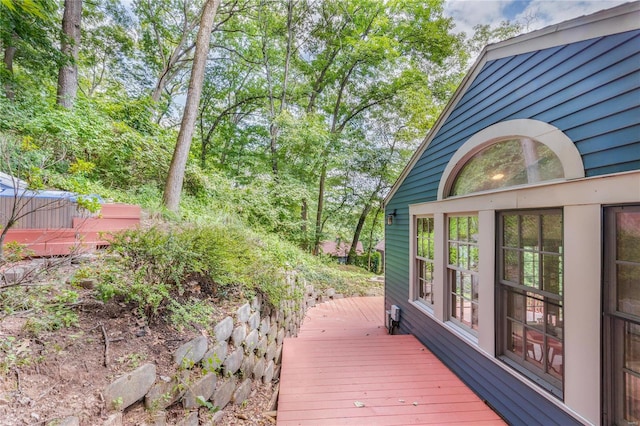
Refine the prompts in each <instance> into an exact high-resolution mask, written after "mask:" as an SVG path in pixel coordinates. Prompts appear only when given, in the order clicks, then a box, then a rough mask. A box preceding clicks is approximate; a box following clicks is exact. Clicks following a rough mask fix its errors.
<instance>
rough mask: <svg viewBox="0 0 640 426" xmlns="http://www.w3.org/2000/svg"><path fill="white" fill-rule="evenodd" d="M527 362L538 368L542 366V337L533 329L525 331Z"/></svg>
mask: <svg viewBox="0 0 640 426" xmlns="http://www.w3.org/2000/svg"><path fill="white" fill-rule="evenodd" d="M526 341H527V361H529V362H531V363H533V364H534V365H536V366H537V367H539V368H543V364H544V361H545V359H544V335H543V334H542V333H541V332H539V331H537V330H533V329H530V328H529V329H527V335H526Z"/></svg>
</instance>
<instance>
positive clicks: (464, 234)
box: [458, 216, 469, 241]
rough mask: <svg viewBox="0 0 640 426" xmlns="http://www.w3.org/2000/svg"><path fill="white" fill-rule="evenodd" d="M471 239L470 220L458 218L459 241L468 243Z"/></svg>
mask: <svg viewBox="0 0 640 426" xmlns="http://www.w3.org/2000/svg"><path fill="white" fill-rule="evenodd" d="M468 239H469V220H468V218H467V217H466V216H465V217H459V218H458V240H460V241H467V240H468Z"/></svg>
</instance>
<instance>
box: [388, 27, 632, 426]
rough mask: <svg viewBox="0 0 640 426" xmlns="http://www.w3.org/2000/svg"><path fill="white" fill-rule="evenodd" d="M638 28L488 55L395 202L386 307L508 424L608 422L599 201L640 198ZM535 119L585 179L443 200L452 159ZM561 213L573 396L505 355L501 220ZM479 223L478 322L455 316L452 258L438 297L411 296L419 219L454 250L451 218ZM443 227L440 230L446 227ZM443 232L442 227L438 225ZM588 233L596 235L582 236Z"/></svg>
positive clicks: (440, 270) (391, 202)
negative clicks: (505, 214)
mask: <svg viewBox="0 0 640 426" xmlns="http://www.w3.org/2000/svg"><path fill="white" fill-rule="evenodd" d="M638 64H640V31H639V30H633V31H626V32H623V33H620V34H614V35H609V36H602V37H597V38H592V39H588V40H584V41H578V42H575V43H571V44H567V45H562V46H557V47H550V48H546V49H543V50H537V51H534V52H529V53H522V54H518V55H515V56H510V57H505V58H499V59H495V60H491V61H489V62H486V63H485V64H484V65H483V66H482V67H481V68H480V71H479V72H478V74H477V75H476V77H475V78H474V79H473V81H472V82H471V84H470V85H469V86H468V87H467V88H466V90H465V91H464V93H463V94H462V95H461V96H460V98H459V101H458V102H457V103H456V104H455V106H454V107H453V109H452V110H450V111H449V112H448V113H449V115H448V116H447V117H446V119H445V120H444V121H443V122H442V123H441V125H440V127H439V128H437V133H436V134H435V136H433V138H432V139H431V140H430V142H429V144H428V145H427V147H426V149H425V150H424V152H422V154H421V155H420V157H419V158H417V160H416V161H415V163H414V164H413V167H412V168H411V169H410V170H409V171H408V173H406V175H404V176H403V180H402V182H401V183H400V184H399V186H397V188H395V191H394V193H393V195H392V196H391V198H390V199H388V200H387V211H394V210H396V212H397V215H396V217H395V219H394V222H393V225H391V226H387V228H386V236H385V240H386V267H385V270H386V293H385V295H386V300H385V302H386V307H387V308H389V307H390V305H392V304H395V305H398V306H400V307H401V312H402V314H401V321H400V332H402V333H411V334H414V335H416V336H417V337H418V339H420V340H421V341H422V342H423V343H424V344H425V345H426V346H428V347H429V348H430V350H432V351H433V352H434V353H435V354H436V355H437V356H438V357H439V358H440V359H442V360H443V361H444V362H445V363H446V364H447V365H448V366H449V367H450V368H452V370H453V371H454V372H456V374H458V375H459V376H460V377H461V378H462V380H464V381H465V382H466V383H467V384H468V385H469V386H470V387H471V388H472V389H474V390H475V391H476V392H477V393H478V394H479V395H480V396H481V397H482V398H484V399H486V400H487V402H488V403H489V404H490V405H492V406H493V407H494V408H495V409H496V410H497V411H498V412H499V413H500V414H501V415H503V416H504V417H505V419H506V420H508V421H509V422H510V423H511V424H523V425H524V424H526V425H533V424H543V425H547V424H574V423H575V424H579V423H591V424H599V423H600V404H601V401H600V399H601V395H600V388H601V387H600V381H601V365H600V363H601V360H600V351H601V342H600V334H599V331H598V330H599V329H600V313H601V309H602V306H601V262H602V260H601V259H602V252H601V250H602V249H601V247H602V239H601V238H602V237H601V222H602V221H601V214H602V207H603V206H604V205H607V204H617V203H637V202H640V173H638V172H636V171H637V170H640V123H639V120H638V117H640V87H639V86H640V85H639V84H638V82H639V80H640V70H639V65H638ZM514 119H533V120H539V121H541V122H544V123H549V124H550V125H552V126H554V127H556V128H557V129H559V130H560V131H561V132H562V133H563V134H564V135H566V136H567V137H568V138H569V139H571V140H572V141H573V143H574V144H575V146H576V148H577V150H578V152H579V155H580V158H581V159H582V162H583V165H584V174H585V176H586V177H585V178H583V179H577V180H575V181H569V182H563V183H548V184H542V185H536V186H535V187H533V188H521V189H507V190H502V191H498V192H496V193H492V194H480V195H478V196H467V197H462V198H456V199H451V200H444V201H442V200H438V196H437V195H438V187H439V185H440V180H441V178H442V174H443V171H444V170H445V168H446V167H447V165H448V163H449V161H450V159H451V158H452V156H453V155H454V153H455V152H456V150H457V149H458V148H460V147H461V146H462V145H463V144H464V143H465V141H467V140H468V139H469V138H471V137H472V136H473V135H474V134H476V133H478V132H479V131H481V130H483V129H485V128H487V127H489V126H491V125H494V124H496V123H500V122H504V121H507V120H514ZM544 207H554V208H561V209H562V210H563V215H564V233H565V274H566V276H565V286H566V287H565V291H566V293H565V296H564V297H565V298H564V300H565V312H566V314H565V315H566V323H565V335H566V340H565V343H564V344H565V354H564V356H565V357H566V361H565V365H566V369H565V372H564V389H563V393H564V395H563V396H562V397H561V398H556V397H554V396H552V395H551V394H549V393H548V392H546V391H545V390H543V389H541V388H540V387H538V386H536V385H535V384H534V383H532V382H531V381H530V380H528V379H527V378H526V377H524V376H522V375H520V374H518V373H516V372H515V371H514V370H512V369H510V368H508V367H506V366H505V364H504V363H502V362H500V361H499V360H498V359H496V357H495V355H496V343H495V342H496V336H495V321H496V316H495V306H494V303H495V300H494V297H491V296H492V295H493V291H494V290H493V289H494V287H495V262H496V259H495V253H496V249H495V239H496V238H495V226H496V222H495V221H496V213H497V212H498V211H500V210H508V209H526V208H544ZM463 212H473V213H475V214H477V215H478V217H479V222H480V228H479V229H480V238H479V239H480V241H479V244H480V261H479V264H480V283H481V284H480V286H481V288H480V292H481V296H482V297H483V298H482V301H481V305H480V312H479V318H480V324H481V326H480V329H479V332H478V335H477V336H472V335H469V334H467V333H465V332H464V330H460V329H459V328H458V327H455V326H452V325H451V323H450V322H448V321H447V306H446V304H447V301H446V297H445V295H444V294H442V293H443V292H446V286H445V285H444V283H446V279H447V277H446V276H445V275H446V274H445V271H446V259H443V256H441V257H440V258H436V259H435V262H434V264H435V265H436V267H435V269H436V272H435V276H434V283H438V282H439V283H440V285H435V286H434V295H435V304H434V305H433V306H432V307H430V308H425V307H424V306H421V305H420V304H419V303H415V302H412V301H413V300H414V299H415V298H414V297H413V296H414V295H413V294H411V293H412V292H413V290H412V286H413V279H412V269H413V266H412V262H413V260H412V259H413V253H414V249H413V248H412V244H413V237H412V235H413V232H414V230H413V218H414V217H415V216H416V215H420V214H429V215H431V216H433V217H434V220H435V223H436V226H435V228H436V233H435V241H436V243H435V247H436V253H438V252H440V253H441V255H442V253H446V236H445V235H443V234H444V231H442V230H443V229H446V228H445V226H444V223H445V220H446V215H447V214H450V213H463ZM438 224H440V225H438ZM438 229H440V230H441V231H438ZM585 230H588V232H585Z"/></svg>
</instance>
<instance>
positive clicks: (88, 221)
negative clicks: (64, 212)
mask: <svg viewBox="0 0 640 426" xmlns="http://www.w3.org/2000/svg"><path fill="white" fill-rule="evenodd" d="M140 212H141V209H140V206H137V205H132V204H103V205H102V208H101V210H100V214H99V215H97V216H95V217H80V216H76V217H72V218H70V220H71V227H70V228H69V227H56V228H53V227H51V228H47V227H44V228H24V227H16V228H12V229H10V230H9V231H8V232H7V237H6V239H5V243H8V242H11V241H15V242H18V243H20V244H24V245H26V246H27V248H28V249H29V250H31V251H32V252H33V253H34V254H35V256H57V255H65V254H69V253H70V252H71V251H80V252H87V251H92V250H95V249H96V248H98V247H102V246H107V245H109V240H108V235H109V233H111V232H116V231H121V230H124V229H130V228H134V227H136V226H138V225H139V224H140Z"/></svg>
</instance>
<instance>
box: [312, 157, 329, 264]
mask: <svg viewBox="0 0 640 426" xmlns="http://www.w3.org/2000/svg"><path fill="white" fill-rule="evenodd" d="M326 180H327V159H326V157H325V159H324V160H323V162H322V170H321V171H320V184H319V185H318V210H317V211H316V234H315V237H314V240H313V254H314V256H317V255H318V252H319V250H320V236H321V235H322V210H323V209H324V187H325V182H326Z"/></svg>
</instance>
